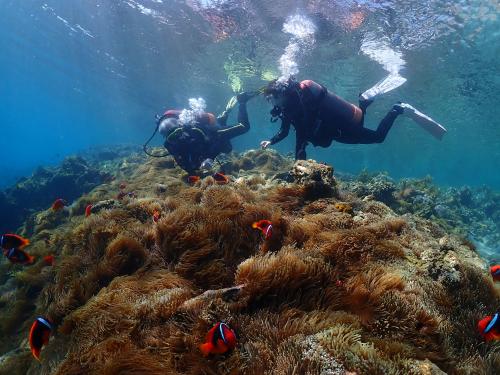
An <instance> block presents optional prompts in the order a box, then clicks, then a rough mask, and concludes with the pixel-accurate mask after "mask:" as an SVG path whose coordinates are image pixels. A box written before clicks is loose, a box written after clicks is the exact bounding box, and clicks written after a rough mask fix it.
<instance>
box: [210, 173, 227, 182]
mask: <svg viewBox="0 0 500 375" xmlns="http://www.w3.org/2000/svg"><path fill="white" fill-rule="evenodd" d="M212 177H213V178H214V180H215V182H216V183H217V184H219V185H225V184H227V183H229V178H228V177H227V176H226V175H225V174H224V173H222V172H217V173H214V175H213V176H212Z"/></svg>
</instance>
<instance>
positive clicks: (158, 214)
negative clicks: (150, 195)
mask: <svg viewBox="0 0 500 375" xmlns="http://www.w3.org/2000/svg"><path fill="white" fill-rule="evenodd" d="M160 217H161V212H160V211H158V210H154V211H153V221H154V222H155V223H157V222H158V220H160Z"/></svg>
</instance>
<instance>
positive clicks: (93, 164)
mask: <svg viewBox="0 0 500 375" xmlns="http://www.w3.org/2000/svg"><path fill="white" fill-rule="evenodd" d="M134 150H135V148H130V147H114V148H102V149H99V148H96V149H95V150H92V152H90V151H89V152H86V153H85V154H82V156H71V157H67V158H66V159H64V161H63V162H62V163H61V165H60V166H59V167H53V168H45V167H39V168H38V169H37V170H36V171H35V172H34V173H33V175H32V176H31V177H29V178H22V179H20V180H19V181H18V182H17V184H16V185H14V186H12V187H10V188H8V189H6V190H5V191H3V192H2V191H0V211H1V212H9V215H3V216H2V217H1V219H0V232H6V231H15V230H16V229H17V228H18V227H19V226H21V225H22V224H23V222H24V221H25V220H27V219H28V217H29V216H30V215H32V214H36V212H37V211H40V210H44V209H46V208H48V207H50V205H51V204H52V203H53V202H54V200H55V199H57V198H61V195H62V194H64V199H66V200H67V201H70V202H71V201H73V200H75V199H77V198H79V197H80V196H81V195H82V194H85V193H88V192H90V191H91V190H92V189H93V188H95V187H96V186H98V185H100V184H102V183H104V182H106V181H109V180H112V179H113V178H115V177H116V176H117V175H119V174H121V173H127V172H129V171H130V170H131V168H133V167H134V165H135V164H136V163H137V162H141V161H143V160H144V158H143V157H142V156H141V154H139V153H137V152H134ZM127 168H128V170H127ZM36 220H37V219H36V218H31V221H32V225H34V224H33V223H34V222H35V221H36Z"/></svg>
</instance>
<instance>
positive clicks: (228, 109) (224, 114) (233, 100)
mask: <svg viewBox="0 0 500 375" xmlns="http://www.w3.org/2000/svg"><path fill="white" fill-rule="evenodd" d="M236 103H238V100H237V99H236V96H232V97H231V99H229V101H228V102H227V104H226V109H224V112H222V113H221V114H220V115H219V116H217V122H218V123H219V124H220V125H221V126H226V123H227V118H228V117H229V114H230V113H231V111H232V110H233V108H234V107H235V106H236Z"/></svg>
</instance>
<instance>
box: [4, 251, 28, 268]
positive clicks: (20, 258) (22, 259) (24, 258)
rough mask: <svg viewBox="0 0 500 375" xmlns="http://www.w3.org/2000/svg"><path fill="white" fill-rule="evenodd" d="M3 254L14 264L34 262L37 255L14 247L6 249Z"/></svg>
mask: <svg viewBox="0 0 500 375" xmlns="http://www.w3.org/2000/svg"><path fill="white" fill-rule="evenodd" d="M3 255H5V257H6V258H7V259H8V260H10V261H11V262H12V263H14V264H22V265H27V264H33V262H34V261H35V257H34V256H31V255H29V254H28V253H27V252H26V251H24V250H21V249H18V248H15V247H13V248H12V249H9V250H4V251H3Z"/></svg>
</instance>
